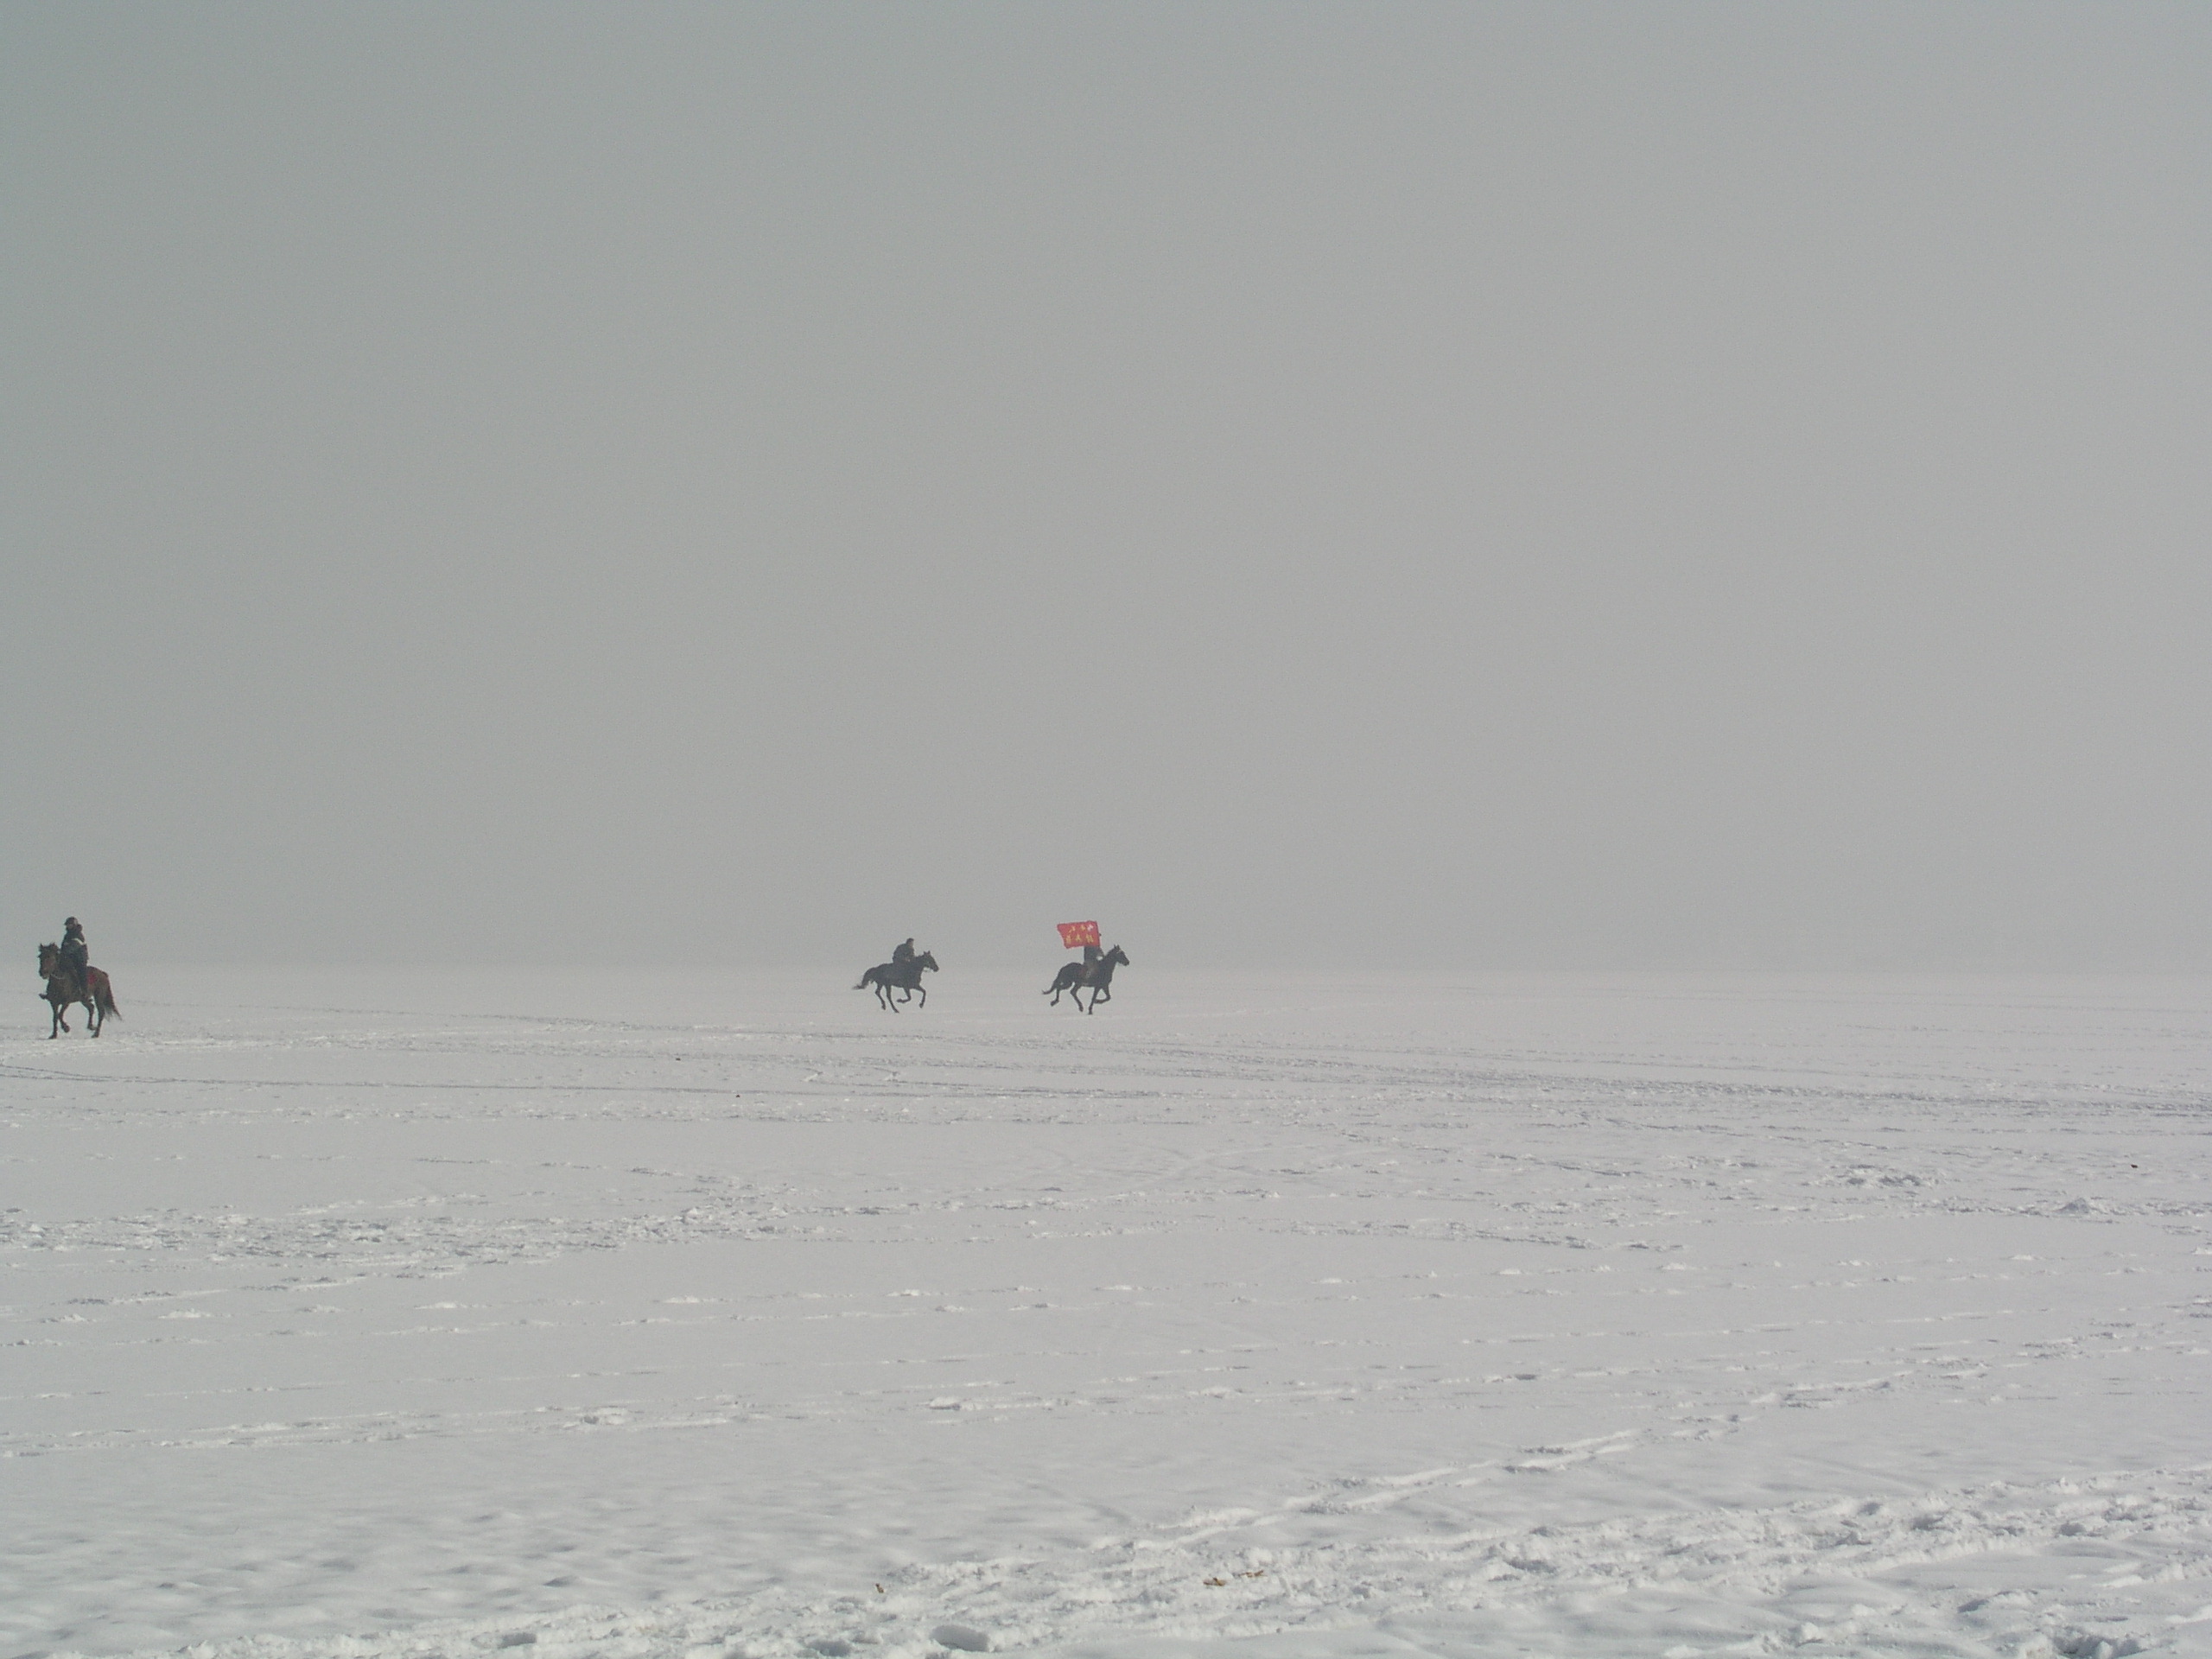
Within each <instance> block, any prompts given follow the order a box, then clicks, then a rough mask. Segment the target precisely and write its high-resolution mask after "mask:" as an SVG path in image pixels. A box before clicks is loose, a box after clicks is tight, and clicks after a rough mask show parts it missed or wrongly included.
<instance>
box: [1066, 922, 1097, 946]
mask: <svg viewBox="0 0 2212 1659" xmlns="http://www.w3.org/2000/svg"><path fill="white" fill-rule="evenodd" d="M1097 943H1098V924H1097V923H1096V922H1062V923H1061V924H1060V944H1062V945H1063V946H1065V948H1066V949H1068V950H1074V949H1075V948H1076V946H1077V945H1078V944H1097Z"/></svg>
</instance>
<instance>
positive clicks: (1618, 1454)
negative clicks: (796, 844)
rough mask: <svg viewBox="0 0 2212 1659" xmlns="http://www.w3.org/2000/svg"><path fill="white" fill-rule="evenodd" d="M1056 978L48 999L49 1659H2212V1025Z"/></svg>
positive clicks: (16, 1196) (2117, 995)
mask: <svg viewBox="0 0 2212 1659" xmlns="http://www.w3.org/2000/svg"><path fill="white" fill-rule="evenodd" d="M1056 962H1057V958H1056V957H1051V956H1049V955H1047V956H1044V957H1040V967H1039V971H1038V972H1036V973H1035V974H1034V975H1025V976H1006V975H984V974H976V973H962V972H959V971H957V963H948V964H947V969H946V971H945V972H944V973H943V974H941V975H938V976H934V977H933V978H932V979H931V982H930V983H931V1000H930V1005H929V1007H928V1008H927V1009H926V1010H925V1011H922V1010H912V1011H909V1012H907V1013H906V1014H898V1015H891V1014H883V1013H881V1012H880V1011H879V1010H878V1009H877V1008H876V1007H875V1006H874V1002H873V1001H869V1000H868V999H866V998H864V997H862V996H861V995H858V994H855V993H854V992H851V991H849V990H847V989H846V988H845V987H846V986H847V985H848V984H849V982H850V979H849V977H840V976H829V975H823V976H802V975H781V976H771V975H760V976H735V975H732V976H683V975H677V974H664V975H659V976H652V977H651V978H648V977H646V976H642V975H639V974H633V973H632V974H619V975H618V974H604V975H597V976H594V975H588V974H573V975H554V974H536V975H531V974H516V973H512V972H483V973H478V974H460V973H451V972H443V973H406V974H399V973H382V974H378V973H368V972H351V973H337V972H314V973H306V972H301V973H288V974H283V975H277V974H243V973H232V972H218V971H212V970H194V971H183V970H168V971H162V970H145V969H141V970H137V971H125V970H124V965H123V964H116V968H117V973H118V987H117V988H118V995H119V996H120V998H121V1001H122V1002H123V1006H124V1012H125V1015H126V1017H125V1019H124V1020H122V1021H120V1022H118V1023H117V1024H114V1025H111V1027H109V1030H108V1033H107V1034H106V1035H105V1036H104V1037H102V1038H101V1039H99V1041H97V1042H92V1041H89V1040H87V1039H85V1038H84V1037H83V1036H82V1035H81V1033H80V1034H78V1035H75V1036H73V1037H70V1038H67V1039H63V1040H61V1041H58V1042H52V1043H49V1042H47V1041H45V1040H43V1037H44V1032H45V1017H44V1009H43V1005H41V1004H35V1003H33V1002H31V1001H29V998H28V997H27V998H26V1000H25V1001H24V1003H23V1004H22V1019H21V1020H20V1022H19V1023H18V1024H17V1026H16V1028H15V1029H13V1030H12V1031H10V1032H9V1033H5V1034H4V1036H0V1125H4V1135H0V1182H3V1183H4V1189H3V1190H0V1209H4V1212H5V1213H4V1215H0V1249H3V1251H4V1253H0V1268H4V1279H0V1287H4V1288H0V1303H4V1307H0V1316H4V1320H5V1324H4V1328H3V1329H0V1354H3V1355H4V1366H0V1402H4V1407H3V1409H4V1415H3V1416H0V1452H4V1453H5V1454H6V1460H5V1462H4V1464H0V1659H12V1656H20V1655H27V1654H36V1653H41V1652H79V1653H86V1654H114V1653H119V1652H130V1651H135V1650H147V1649H175V1648H178V1647H181V1646H184V1645H187V1644H194V1652H195V1654H199V1655H206V1656H227V1655H245V1654H252V1655H265V1656H278V1655H282V1656H300V1659H308V1656H339V1655H370V1654H385V1653H391V1654H409V1653H423V1654H429V1653H437V1654H441V1655H452V1654H465V1653H468V1652H473V1651H477V1650H480V1649H499V1648H500V1647H502V1646H511V1647H524V1646H528V1647H529V1648H530V1649H531V1652H532V1653H533V1654H535V1655H538V1656H544V1659H571V1656H574V1659H584V1656H588V1655H598V1656H604V1659H629V1656H648V1655H654V1656H657V1655H669V1656H678V1655H691V1656H695V1659H708V1656H715V1655H725V1654H726V1655H728V1656H731V1659H743V1656H753V1659H781V1656H802V1655H809V1654H811V1655H822V1656H832V1659H835V1656H847V1655H850V1656H864V1659H902V1656H922V1655H926V1654H930V1653H934V1652H938V1651H940V1650H942V1649H945V1648H948V1647H950V1648H955V1649H958V1648H982V1647H984V1646H988V1648H989V1649H993V1650H1008V1649H1018V1650H1026V1651H1044V1652H1050V1653H1053V1654H1058V1655H1067V1656H1114V1659H1135V1656H1154V1659H1161V1656H1180V1655H1191V1654H1197V1653H1200V1652H1205V1653H1207V1654H1211V1655H1217V1656H1219V1655H1226V1654H1229V1653H1231V1652H1234V1653H1237V1654H1243V1655H1250V1656H1254V1659H1348V1656H1357V1655H1394V1654H1407V1655H1410V1654H1415V1653H1433V1654H1440V1655H1455V1656H1456V1655H1476V1654H1492V1653H1497V1654H1511V1653H1522V1652H1529V1653H1537V1654H1558V1655H1578V1656H1579V1655H1593V1656H1598V1655H1613V1654H1621V1655H1628V1654H1635V1655H1649V1656H1669V1655H1673V1656H1677V1659H1684V1656H1688V1655H1691V1654H1698V1653H1709V1652H1734V1653H1767V1652H1785V1651H1786V1652H1803V1653H1808V1654H1815V1655H1817V1654H1821V1653H1849V1654H1891V1653H1894V1654H1943V1655H1999V1654H2002V1655H2007V1656H2011V1655H2017V1654H2022V1653H2027V1654H2037V1653H2063V1654H2078V1655H2097V1654H2123V1653H2129V1652H2138V1651H2144V1652H2160V1653H2188V1652H2199V1653H2201V1652H2205V1651H2208V1650H2212V1362H2209V1361H2208V1349H2212V1323H2208V1319H2212V1276H2208V1269H2212V1185H2208V1180H2207V1177H2208V1174H2212V1145H2209V1144H2208V1140H2207V1136H2206V1133H2205V1131H2206V1128H2207V1126H2208V1122H2212V982H2205V981H2202V980H2174V979H2168V980H2149V979H2113V980H2101V981H2089V980H2079V979H2027V978H2017V979H2005V980H1999V979H1988V978H1983V979H1965V978H1955V979H1941V980H1937V979H1901V978H1852V979H1844V978H1826V979H1815V978H1780V977H1772V978H1751V977H1745V978H1722V977H1718V976H1653V977H1642V978H1633V977H1620V976H1615V977H1596V976H1583V977H1536V976H1480V975H1471V974H1465V973H1459V974H1446V975H1438V976H1431V977H1428V978H1420V977H1414V976H1408V977H1404V978H1395V977H1392V978H1384V977H1376V976H1370V977H1366V978H1358V979H1351V978H1347V979H1342V980H1325V979H1319V978H1301V979H1285V978H1279V977H1271V976H1265V975H1258V974H1255V975H1254V976H1248V977H1245V978H1242V979H1239V978H1232V977H1229V976H1223V977H1218V978H1206V977H1200V976H1181V975H1175V974H1172V973H1168V972H1164V971H1160V970H1159V969H1148V968H1147V966H1146V963H1145V959H1144V957H1143V954H1142V952H1141V951H1139V952H1138V953H1137V956H1136V963H1135V966H1134V967H1133V968H1131V969H1127V970H1124V972H1123V973H1122V976H1121V977H1120V979H1119V981H1118V982H1117V983H1116V999H1115V1001H1112V1002H1111V1003H1109V1004H1108V1005H1106V1006H1105V1007H1103V1008H1102V1009H1101V1010H1100V1011H1099V1013H1098V1014H1097V1015H1096V1017H1095V1018H1085V1017H1084V1016H1081V1015H1078V1014H1071V1013H1070V1012H1069V1011H1068V1010H1067V1008H1066V1007H1065V1005H1064V1006H1063V1007H1061V1008H1060V1009H1058V1010H1057V1011H1055V1010H1052V1009H1049V1008H1047V1007H1046V1005H1045V1002H1044V1000H1043V999H1042V998H1040V997H1039V995H1037V990H1036V988H1037V986H1039V985H1040V984H1042V983H1043V982H1044V981H1045V979H1046V976H1047V975H1048V974H1049V971H1050V969H1051V968H1052V966H1053V965H1055V964H1056ZM858 965H859V964H857V963H856V964H855V966H858ZM28 988H29V987H27V989H28ZM1230 1643H1235V1645H1234V1647H1231V1646H1230V1645H1229V1644H1230Z"/></svg>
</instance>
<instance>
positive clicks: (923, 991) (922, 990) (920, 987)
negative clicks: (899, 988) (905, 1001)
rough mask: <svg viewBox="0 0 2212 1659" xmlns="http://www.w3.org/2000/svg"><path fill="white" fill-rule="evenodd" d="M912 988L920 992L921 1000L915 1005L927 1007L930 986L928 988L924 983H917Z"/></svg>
mask: <svg viewBox="0 0 2212 1659" xmlns="http://www.w3.org/2000/svg"><path fill="white" fill-rule="evenodd" d="M914 988H915V989H916V990H918V991H919V992H920V993H921V994H922V1000H921V1001H920V1002H919V1003H918V1005H917V1006H918V1007H925V1008H926V1007H929V1005H930V988H929V987H928V986H926V985H917V986H915V987H914Z"/></svg>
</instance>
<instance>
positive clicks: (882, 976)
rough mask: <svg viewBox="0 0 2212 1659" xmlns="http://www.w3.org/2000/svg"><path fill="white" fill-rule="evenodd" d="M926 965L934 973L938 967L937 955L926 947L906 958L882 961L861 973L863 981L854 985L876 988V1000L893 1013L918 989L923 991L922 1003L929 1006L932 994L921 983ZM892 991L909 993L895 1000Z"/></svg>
mask: <svg viewBox="0 0 2212 1659" xmlns="http://www.w3.org/2000/svg"><path fill="white" fill-rule="evenodd" d="M925 968H926V969H929V970H930V972H931V973H935V972H936V971H937V958H936V957H934V956H932V955H931V953H930V952H929V951H927V950H925V951H923V952H922V954H921V955H920V956H918V957H910V958H909V959H908V960H906V961H905V962H887V963H879V964H878V965H877V966H875V967H874V968H871V969H868V972H866V973H864V974H862V975H861V982H860V983H859V984H857V985H855V986H854V987H853V988H854V989H855V990H856V991H865V990H867V989H868V988H870V987H873V988H874V991H875V1000H876V1001H879V1002H880V1003H882V1004H883V1006H884V1007H887V1008H888V1009H890V1010H891V1012H892V1013H893V1014H896V1013H898V1012H899V1002H904V1001H906V1000H907V998H908V997H911V996H912V995H913V994H914V993H915V992H916V991H920V992H921V994H922V1006H923V1007H925V1008H926V1007H929V1005H930V994H929V992H928V990H927V989H925V988H924V986H923V984H922V969H925ZM893 991H904V992H906V996H902V997H900V998H899V1002H893V1001H892V1000H891V993H892V992H893Z"/></svg>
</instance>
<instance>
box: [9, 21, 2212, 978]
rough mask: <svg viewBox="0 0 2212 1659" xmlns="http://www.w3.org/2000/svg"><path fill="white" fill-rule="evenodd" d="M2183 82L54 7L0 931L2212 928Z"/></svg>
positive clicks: (116, 947)
mask: <svg viewBox="0 0 2212 1659" xmlns="http://www.w3.org/2000/svg"><path fill="white" fill-rule="evenodd" d="M2208 88H2212V8H2207V7H2205V6H2202V5H2200V4H2187V5H2152V4H2135V5H2130V4H2103V3H2100V4H2083V5H2072V6H2050V5H2031V4H2014V3H2006V4H2002V5H1998V4H1991V5H1949V6H1946V5H1939V4H1929V3H1923V0H1915V3H1911V4H1905V5H1881V4H1851V5H1787V4H1770V3H1758V4H1745V5H1713V4H1672V5H1648V6H1577V5H1571V4H1541V5H1475V4H1452V5H1421V4H1396V5H1378V4H1367V3H1362V4H1357V5H1321V6H1314V5H1294V4H1284V3H1274V0H1270V3H1266V4H1227V3H1224V4H1185V3H1175V4H1116V5H1050V6H1047V5H1036V4H1029V3H1021V4H1010V5H991V4H972V3H930V4H926V5H877V4H870V5H865V6H862V5H850V6H847V5H833V4H821V5H751V6H728V5H713V6H691V5H673V4H664V5H654V6H640V5H621V6H615V5H607V6H583V7H580V6H563V5H551V4H543V3H531V4H528V5H497V4H478V5H472V6H467V7H455V6H451V5H447V4H442V3H441V4H435V5H424V4H407V3H387V4H381V5H377V6H339V5H323V6H299V5H294V4H289V3H288V4H282V5H225V4H203V5H175V4H162V5H154V6H143V5H127V4H126V5H103V6H98V7H87V6H82V5H78V4H74V3H69V4H42V3H22V0H10V3H8V4H7V5H6V6H5V7H4V9H0V143H4V156H0V214H4V219H3V220H0V223H3V224H4V255H5V291H4V315H0V330H4V332H3V333H0V350H4V363H0V380H3V382H4V384H0V421H4V426H0V466H4V468H5V474H4V478H0V488H3V489H4V506H3V507H0V512H3V513H4V520H0V531H4V537H5V549H6V565H7V575H6V577H5V581H4V584H0V629H4V632H5V639H6V651H5V659H4V660H5V668H6V676H7V683H8V685H9V689H10V692H11V694H12V695H11V696H10V710H9V715H8V717H7V718H6V720H5V721H0V791H4V793H3V794H0V869H3V870H4V878H0V883H3V885H4V890H0V931H4V936H5V937H6V938H9V939H10V940H13V941H15V943H14V944H11V945H10V947H9V948H10V949H14V950H22V951H24V952H25V953H26V956H25V963H26V965H28V960H29V958H28V952H29V949H30V947H31V945H32V944H35V943H36V942H37V941H38V940H41V939H50V938H55V937H56V936H57V934H58V932H59V930H60V920H61V917H62V915H63V914H64V913H65V912H75V913H77V914H79V915H80V916H82V917H84V918H85V919H86V922H87V924H88V925H89V928H90V931H91V933H92V939H93V942H94V944H95V947H96V949H95V959H96V960H99V961H101V962H102V963H104V964H105V965H107V966H110V967H111V968H112V969H115V970H116V971H117V972H118V976H119V978H120V977H122V976H124V970H125V969H127V967H128V964H129V963H130V962H131V961H132V960H134V959H135V960H140V961H154V960H183V959H203V960H225V959H234V958H239V957H261V958H265V959H273V960H277V961H301V962H308V961H328V962H342V961H348V960H404V959H407V958H410V957H419V956H430V957H437V958H440V959H444V960H462V961H483V962H499V961H543V962H554V963H610V962H618V961H622V960H626V959H627V960H649V961H651V960H658V961H669V962H677V963H817V962H818V963H840V964H846V965H849V966H850V967H852V968H855V969H857V968H858V967H860V966H861V965H864V964H865V963H868V962H871V961H874V960H878V959H880V957H882V956H883V955H884V954H885V953H886V952H887V949H888V947H889V945H890V944H892V943H893V940H895V939H897V938H901V937H903V936H905V935H906V934H908V933H916V934H918V935H919V936H920V937H921V938H922V941H923V943H924V944H933V945H934V946H935V947H936V949H937V950H938V954H939V956H940V957H942V958H944V959H945V960H946V961H947V963H948V965H950V964H951V963H956V962H957V963H984V962H992V963H1002V962H1025V961H1035V962H1037V963H1039V964H1041V965H1042V966H1044V967H1046V968H1049V967H1050V966H1051V965H1052V963H1054V962H1056V961H1057V960H1058V959H1059V956H1060V952H1059V948H1058V941H1057V938H1056V937H1055V936H1054V935H1053V934H1052V925H1053V924H1054V923H1056V922H1058V921H1063V920H1071V919H1076V918H1084V917H1090V916H1096V917H1097V918H1099V919H1100V920H1101V921H1103V923H1104V925H1105V930H1106V932H1107V934H1108V935H1109V938H1119V939H1121V940H1122V942H1123V943H1125V944H1127V945H1128V948H1129V950H1130V952H1131V954H1132V956H1133V957H1135V958H1136V960H1138V961H1139V962H1140V963H1148V964H1160V965H1166V964H1169V963H1226V962H1235V961H1243V960H1250V959H1255V958H1259V957H1270V956H1273V955H1275V954H1277V953H1279V952H1282V951H1285V950H1297V951H1300V952H1301V953H1305V954H1306V955H1308V956H1310V957H1311V959H1313V960H1314V961H1316V962H1320V963H1343V964H1347V965H1349V964H1359V963H1408V964H1412V963H1436V962H1442V961H1449V960H1455V959H1456V960H1465V961H1469V962H1475V963H1485V964H1499V965H1513V964H1527V965H1607V966H1612V965H1620V966H1627V965H1677V964H1692V963H1699V964H1703V963H1713V964H1761V963H1776V964H1807V965H1856V964H1945V963H2021V964H2028V965H2083V966H2091V965H2138V966H2145V967H2166V966H2178V965H2197V966H2204V965H2212V942H2208V932H2207V929H2208V920H2212V666H2208V651H2207V646H2208V641H2207V632H2208V624H2212V537H2208V531H2212V465H2208V457H2212V418H2208V416H2212V328H2208V321H2207V320H2208V306H2207V300H2208V297H2212V296H2209V295H2208V281H2209V279H2212V229H2209V228H2208V218H2209V217H2212V93H2208ZM1040 982H1041V981H1040ZM124 983H125V984H126V985H127V979H124ZM126 1001H127V998H126Z"/></svg>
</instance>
